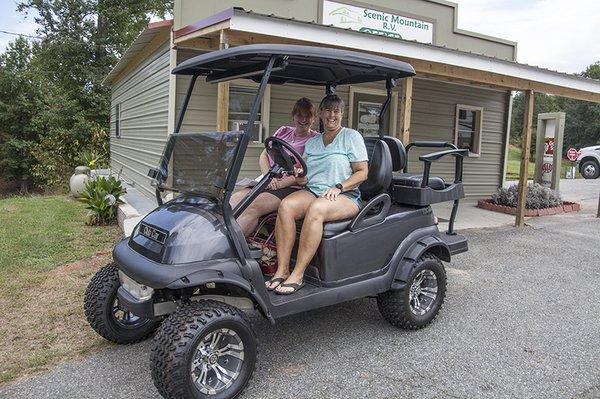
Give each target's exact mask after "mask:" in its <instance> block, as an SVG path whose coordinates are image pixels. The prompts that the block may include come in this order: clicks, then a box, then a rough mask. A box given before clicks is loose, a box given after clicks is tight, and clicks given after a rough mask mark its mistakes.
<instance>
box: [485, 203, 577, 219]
mask: <svg viewBox="0 0 600 399" xmlns="http://www.w3.org/2000/svg"><path fill="white" fill-rule="evenodd" d="M477 207H478V208H482V209H487V210H488V211H494V212H502V213H508V214H509V215H516V214H517V208H515V207H512V206H506V205H498V204H496V203H494V202H493V201H492V200H491V199H482V200H479V201H477ZM580 210H581V205H580V204H578V203H577V202H568V201H564V202H563V203H562V205H560V206H554V207H552V208H543V209H525V216H527V217H530V216H547V215H558V214H561V213H567V212H579V211H580Z"/></svg>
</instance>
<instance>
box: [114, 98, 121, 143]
mask: <svg viewBox="0 0 600 399" xmlns="http://www.w3.org/2000/svg"><path fill="white" fill-rule="evenodd" d="M115 137H121V104H120V103H119V104H117V105H115Z"/></svg>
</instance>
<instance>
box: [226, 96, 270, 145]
mask: <svg viewBox="0 0 600 399" xmlns="http://www.w3.org/2000/svg"><path fill="white" fill-rule="evenodd" d="M257 92H258V89H256V88H253V87H237V86H231V87H230V88H229V130H244V129H245V128H246V123H247V122H248V116H249V115H250V110H251V109H252V104H253V103H254V97H255V96H256V93H257ZM262 140H263V126H262V104H261V106H260V107H259V108H258V114H257V115H256V121H255V122H254V129H253V130H252V141H255V142H262Z"/></svg>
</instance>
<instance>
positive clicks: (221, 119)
mask: <svg viewBox="0 0 600 399" xmlns="http://www.w3.org/2000/svg"><path fill="white" fill-rule="evenodd" d="M228 47H229V42H228V38H227V34H226V33H225V31H224V30H221V34H220V37H219V49H220V50H222V49H225V48H228ZM228 122H229V82H221V83H217V131H218V132H225V131H227V130H229V127H228V124H229V123H228Z"/></svg>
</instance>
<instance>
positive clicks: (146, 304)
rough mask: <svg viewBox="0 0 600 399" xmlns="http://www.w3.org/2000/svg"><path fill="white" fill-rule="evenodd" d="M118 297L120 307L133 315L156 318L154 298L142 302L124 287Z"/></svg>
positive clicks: (120, 289) (119, 291)
mask: <svg viewBox="0 0 600 399" xmlns="http://www.w3.org/2000/svg"><path fill="white" fill-rule="evenodd" d="M117 297H118V298H119V307H120V308H122V309H124V310H127V311H129V312H131V313H133V314H134V315H136V316H139V317H142V318H145V319H152V318H154V317H155V316H154V303H153V301H152V298H150V299H147V300H145V301H140V300H139V299H137V298H135V297H134V296H133V295H131V294H130V293H129V292H127V290H126V289H125V288H123V287H122V286H121V287H119V290H118V291H117Z"/></svg>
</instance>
